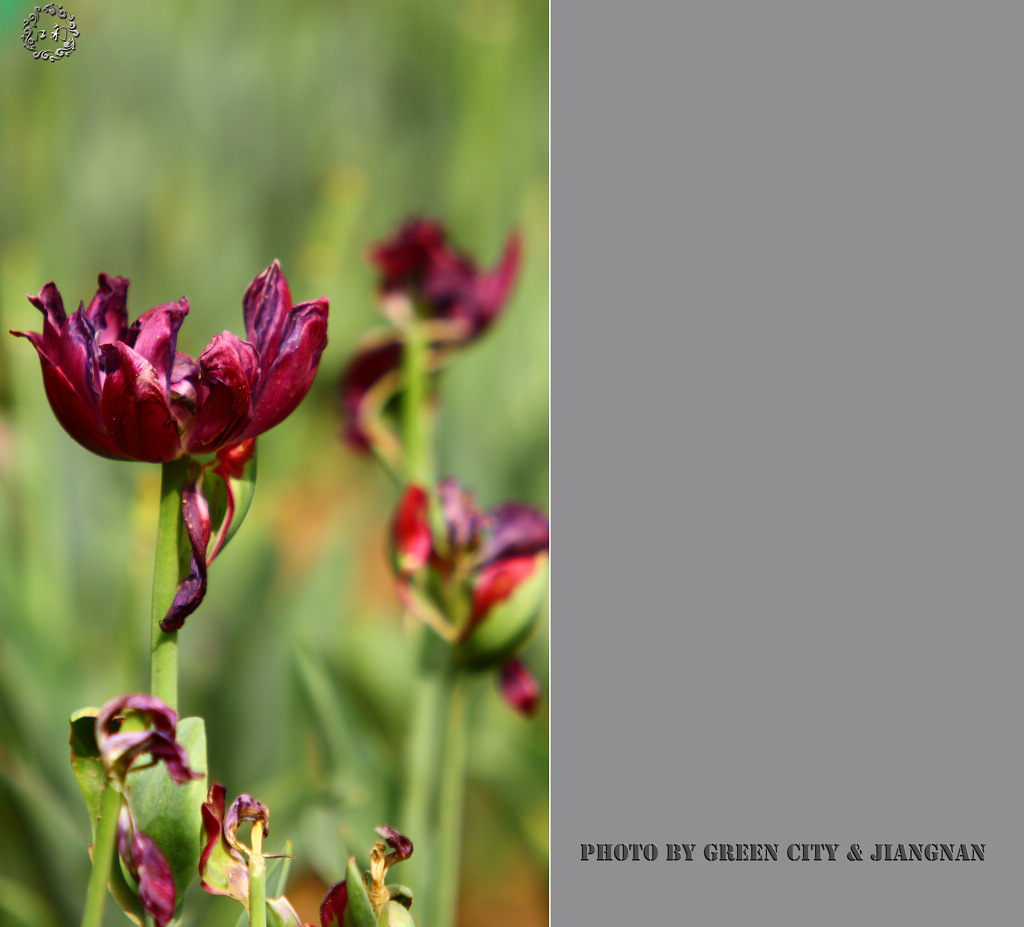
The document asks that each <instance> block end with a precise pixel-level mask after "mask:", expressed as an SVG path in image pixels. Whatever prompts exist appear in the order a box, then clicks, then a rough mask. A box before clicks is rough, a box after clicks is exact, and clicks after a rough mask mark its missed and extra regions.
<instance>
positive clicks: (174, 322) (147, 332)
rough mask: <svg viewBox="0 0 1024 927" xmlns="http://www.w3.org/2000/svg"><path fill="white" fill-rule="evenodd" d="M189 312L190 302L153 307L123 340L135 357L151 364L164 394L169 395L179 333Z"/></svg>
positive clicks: (183, 300)
mask: <svg viewBox="0 0 1024 927" xmlns="http://www.w3.org/2000/svg"><path fill="white" fill-rule="evenodd" d="M188 308H189V306H188V300H187V299H181V300H179V301H178V302H176V303H163V304H162V305H160V306H154V307H153V308H152V309H150V310H149V312H146V313H144V314H143V315H141V316H139V318H138V320H137V321H136V322H135V323H134V324H133V325H132V327H131V328H130V329H128V334H127V335H126V336H125V339H124V342H125V344H127V345H128V346H129V347H131V348H133V349H134V350H135V353H136V354H138V355H140V356H141V357H144V358H146V360H148V361H149V363H150V364H151V365H152V367H153V369H154V370H155V371H156V375H157V377H158V378H159V380H160V384H161V386H162V387H163V389H164V391H165V393H169V388H170V382H171V370H172V368H173V367H174V355H175V353H176V348H177V344H178V329H180V328H181V323H182V322H184V321H185V316H186V315H188Z"/></svg>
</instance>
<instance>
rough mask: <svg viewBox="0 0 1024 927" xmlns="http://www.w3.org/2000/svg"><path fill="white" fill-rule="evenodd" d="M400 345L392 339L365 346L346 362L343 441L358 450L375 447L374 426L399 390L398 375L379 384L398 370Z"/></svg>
mask: <svg viewBox="0 0 1024 927" xmlns="http://www.w3.org/2000/svg"><path fill="white" fill-rule="evenodd" d="M401 364H402V343H401V341H399V340H398V339H396V338H394V337H393V336H389V337H388V338H387V340H385V341H383V342H379V343H377V342H375V343H371V344H367V345H365V346H364V347H363V348H362V349H361V350H360V351H359V352H358V353H357V354H356V355H355V357H353V358H352V360H351V361H350V362H349V365H348V367H347V368H346V369H345V372H344V373H343V374H342V377H341V391H340V399H341V408H342V413H343V414H344V417H345V433H344V437H345V440H346V441H347V442H348V443H349V444H350V445H352V447H353V448H355V449H356V450H358V451H364V452H368V451H370V450H371V449H372V448H373V447H374V444H375V441H374V432H373V427H372V426H373V423H374V421H375V419H376V417H377V416H378V415H379V413H380V411H381V410H382V409H383V406H384V405H385V403H386V402H387V400H388V399H389V398H390V397H391V396H392V395H393V394H394V392H395V391H396V390H397V388H398V385H399V383H398V377H397V375H395V376H393V377H391V378H390V380H389V381H387V382H386V386H387V387H388V388H387V389H386V390H383V391H382V390H378V389H376V387H377V386H378V384H381V383H385V378H387V377H389V376H390V375H392V374H395V373H396V371H397V370H398V369H399V368H400V367H401Z"/></svg>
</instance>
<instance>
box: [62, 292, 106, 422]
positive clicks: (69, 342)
mask: <svg viewBox="0 0 1024 927" xmlns="http://www.w3.org/2000/svg"><path fill="white" fill-rule="evenodd" d="M57 357H58V363H59V366H60V369H61V372H62V373H63V374H64V376H66V377H67V378H68V381H69V382H70V383H71V385H72V387H73V388H74V390H75V392H76V393H77V394H78V395H79V396H80V397H81V398H82V399H83V400H84V401H85V402H86V404H87V405H88V406H90V407H91V408H94V409H96V410H97V412H98V411H99V405H100V355H99V350H98V349H97V346H96V331H95V330H94V329H93V327H92V325H91V324H90V322H89V320H88V318H86V316H85V314H84V312H83V310H81V309H79V310H78V312H75V313H72V315H71V318H70V319H68V320H67V322H66V323H65V324H64V328H63V330H62V331H61V333H60V341H59V345H58V352H57Z"/></svg>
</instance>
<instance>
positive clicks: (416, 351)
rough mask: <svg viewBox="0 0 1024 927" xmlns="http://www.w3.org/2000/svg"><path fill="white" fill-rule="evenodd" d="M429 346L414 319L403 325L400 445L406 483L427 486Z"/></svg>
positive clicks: (429, 467) (428, 454) (418, 322)
mask: <svg viewBox="0 0 1024 927" xmlns="http://www.w3.org/2000/svg"><path fill="white" fill-rule="evenodd" d="M429 351H430V344H429V341H428V339H427V333H426V330H425V328H424V326H423V323H422V322H420V321H419V320H418V319H416V318H412V319H410V320H409V322H408V324H407V325H406V326H405V343H404V345H403V350H402V386H403V389H404V392H403V395H402V421H401V427H402V444H403V445H404V447H405V477H406V482H409V483H419V484H420V485H422V486H429V485H430V482H431V466H430V442H429V436H428V424H429V423H428V420H427V415H428V410H427V407H426V400H427V359H428V355H429Z"/></svg>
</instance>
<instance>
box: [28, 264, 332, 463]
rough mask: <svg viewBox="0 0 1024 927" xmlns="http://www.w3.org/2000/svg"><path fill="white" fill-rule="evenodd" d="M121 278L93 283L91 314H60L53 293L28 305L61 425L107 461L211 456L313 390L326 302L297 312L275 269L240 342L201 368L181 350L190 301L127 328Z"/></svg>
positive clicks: (260, 288)
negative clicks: (34, 311)
mask: <svg viewBox="0 0 1024 927" xmlns="http://www.w3.org/2000/svg"><path fill="white" fill-rule="evenodd" d="M127 293H128V281H127V280H126V279H125V278H124V277H108V276H107V275H106V274H100V276H99V289H98V290H97V291H96V295H95V296H94V297H93V299H92V301H91V302H90V303H89V305H88V307H86V306H79V309H78V310H77V311H76V312H74V313H72V314H71V316H70V317H69V316H67V315H66V314H65V312H64V304H63V301H62V300H61V297H60V293H59V292H58V291H57V288H56V287H55V286H54V285H53V284H52V283H48V284H46V286H44V287H43V289H42V290H41V291H40V292H39V295H38V296H30V297H29V300H30V301H31V302H32V304H33V305H34V306H36V308H38V309H39V310H40V312H42V313H43V330H42V332H39V333H37V332H12V334H14V335H18V336H20V337H23V338H28V339H29V341H31V342H32V344H33V346H34V347H35V349H36V351H37V352H38V354H39V361H40V364H41V366H42V371H43V383H44V386H45V388H46V395H47V397H48V399H49V400H50V406H51V407H52V408H53V411H54V414H55V415H56V416H57V421H59V422H60V424H61V425H62V426H63V428H64V430H65V431H67V432H68V434H70V435H71V437H73V438H74V439H75V440H76V441H78V443H79V444H81V445H82V446H83V447H86V448H88V449H89V450H90V451H94V452H95V453H97V454H102V455H103V456H105V457H114V458H121V459H126V460H144V461H150V462H154V463H161V462H166V461H169V460H175V459H176V458H178V457H181V456H183V455H185V454H212V453H215V452H216V451H218V450H221V449H223V448H225V447H227V446H230V445H233V444H237V443H239V442H241V441H246V440H248V439H250V438H254V437H256V436H257V435H259V434H262V433H263V432H264V431H267V430H268V429H270V428H272V427H273V426H274V425H276V424H278V423H279V422H280V421H282V420H283V419H284V418H286V417H287V416H288V415H289V414H290V413H291V412H292V411H293V410H294V409H295V407H296V406H297V405H298V404H299V402H300V401H301V400H302V398H303V396H305V395H306V392H307V391H308V390H309V387H310V384H311V383H312V381H313V377H314V375H315V374H316V370H317V366H318V364H319V362H320V355H321V353H322V352H323V349H324V345H325V344H326V343H327V300H326V299H318V300H313V301H312V302H306V303H300V304H299V305H297V306H293V305H292V302H291V294H290V293H289V291H288V284H287V281H286V280H285V278H284V275H283V274H282V273H281V267H280V265H279V264H278V263H277V261H275V262H274V263H273V264H271V265H270V267H268V268H267V269H266V270H265V271H264V272H263V273H262V274H260V275H259V276H258V277H257V278H256V279H255V280H253V282H252V283H251V284H250V286H249V288H248V290H247V291H246V294H245V298H244V300H243V307H244V316H245V323H246V335H247V338H248V340H247V341H243V340H242V339H241V338H238V337H237V336H236V335H233V334H231V333H230V332H224V333H222V334H220V335H217V336H216V337H215V338H214V339H213V341H211V342H210V344H209V346H208V347H207V348H206V350H205V351H203V353H202V354H200V355H199V360H198V362H197V361H195V360H193V359H192V358H191V357H188V356H187V355H185V354H181V353H180V352H178V351H177V350H176V345H177V340H178V329H179V328H180V327H181V324H182V322H183V321H184V319H185V316H186V315H187V314H188V311H189V304H188V300H187V299H184V298H183V299H181V300H179V301H178V302H173V303H164V304H163V305H160V306H157V307H155V308H153V309H150V310H149V311H148V312H146V313H144V314H143V315H142V316H141V317H140V318H139V319H138V320H137V321H136V322H135V323H134V324H132V325H131V326H129V325H128V316H127V312H126V297H127Z"/></svg>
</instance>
